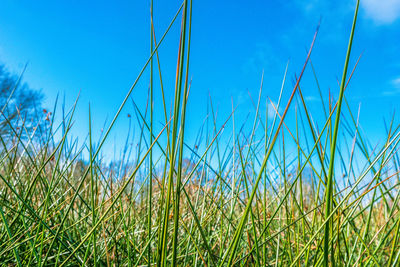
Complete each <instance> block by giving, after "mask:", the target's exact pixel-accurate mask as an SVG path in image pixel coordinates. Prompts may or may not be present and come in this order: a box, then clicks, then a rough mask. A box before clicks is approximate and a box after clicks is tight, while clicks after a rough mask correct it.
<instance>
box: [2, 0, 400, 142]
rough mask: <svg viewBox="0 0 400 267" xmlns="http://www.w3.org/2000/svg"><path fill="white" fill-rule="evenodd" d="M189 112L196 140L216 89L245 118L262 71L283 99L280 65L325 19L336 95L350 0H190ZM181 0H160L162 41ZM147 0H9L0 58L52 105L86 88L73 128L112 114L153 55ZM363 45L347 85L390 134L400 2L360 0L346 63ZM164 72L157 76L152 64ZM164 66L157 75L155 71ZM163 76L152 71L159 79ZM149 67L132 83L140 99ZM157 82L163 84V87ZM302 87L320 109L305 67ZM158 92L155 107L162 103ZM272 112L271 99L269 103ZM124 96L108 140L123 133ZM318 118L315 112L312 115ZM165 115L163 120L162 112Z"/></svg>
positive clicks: (330, 85) (365, 121) (399, 61)
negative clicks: (385, 124) (388, 124)
mask: <svg viewBox="0 0 400 267" xmlns="http://www.w3.org/2000/svg"><path fill="white" fill-rule="evenodd" d="M193 2H194V7H193V28H192V54H191V66H190V77H192V79H193V82H192V89H191V95H190V98H189V109H188V126H189V127H188V131H187V134H188V135H187V136H188V138H189V139H190V138H194V136H195V134H196V132H197V130H198V128H199V127H200V125H201V123H202V121H203V119H204V117H205V115H206V103H207V98H208V94H209V93H210V95H211V97H212V99H213V101H214V105H215V106H216V108H217V110H218V118H219V119H218V120H219V122H222V121H223V120H224V119H225V118H226V116H228V115H229V113H230V110H231V97H233V100H234V102H235V104H239V106H238V119H240V118H244V117H245V116H246V114H247V113H248V112H249V111H252V105H251V102H250V99H249V97H248V93H247V92H249V93H250V94H251V95H252V96H253V98H257V93H258V90H259V86H260V80H261V74H262V71H263V70H264V72H265V75H264V93H263V99H264V101H265V99H266V96H269V97H271V99H273V100H274V101H276V100H277V96H278V93H279V88H280V84H281V81H282V77H283V73H284V69H285V66H286V64H287V62H288V60H290V65H289V73H288V81H289V82H288V86H286V88H285V94H284V99H283V103H286V101H287V97H288V94H289V92H290V91H291V85H292V83H291V81H292V79H293V77H294V74H295V73H297V74H298V73H299V72H300V70H301V67H302V64H303V62H304V59H305V56H306V48H308V47H309V45H310V42H311V40H312V37H313V34H314V31H315V28H316V26H317V24H318V21H319V19H320V18H322V20H321V28H320V32H319V36H318V38H317V42H316V45H315V49H314V52H313V55H312V60H313V63H314V66H315V67H316V69H317V74H318V76H319V80H320V84H321V88H322V90H323V92H324V95H325V96H327V95H328V92H329V90H331V92H332V93H333V95H337V94H338V85H337V79H340V77H341V74H342V68H343V63H344V57H345V53H346V47H347V42H348V36H349V31H350V27H351V21H352V17H353V11H354V7H355V1H344V0H338V1H327V0H326V1H322V0H312V1H300V0H293V1H278V0H272V1H208V0H202V1H199V0H194V1H193ZM305 2H307V4H305ZM179 6H180V1H171V0H168V1H166V0H160V1H157V0H154V20H155V21H154V23H155V27H156V34H157V38H158V39H159V38H160V37H161V35H162V33H163V32H164V30H165V29H166V27H167V26H168V24H169V22H170V20H171V18H172V17H173V15H174V14H175V12H176V11H177V9H178V7H179ZM149 26H150V22H149V1H99V0H97V1H26V0H19V1H14V0H3V1H2V4H1V10H0V61H1V62H3V63H5V64H6V66H8V68H9V69H10V70H12V71H15V72H20V71H21V70H22V68H23V66H24V65H25V63H27V62H28V63H29V66H28V69H27V72H26V74H25V76H24V80H25V81H26V82H28V83H29V84H30V85H31V87H33V88H38V89H42V91H43V92H44V94H45V96H46V101H45V105H46V106H48V107H52V105H53V103H54V100H55V98H56V95H57V94H58V93H60V94H61V95H62V94H65V96H66V99H67V104H68V105H71V104H72V102H73V99H74V98H75V97H77V96H78V93H79V92H81V97H80V101H79V105H78V111H77V115H76V123H75V128H74V133H75V134H76V135H78V136H79V135H82V136H84V134H86V132H87V110H88V108H87V106H88V103H89V102H90V103H91V106H92V111H93V114H94V115H93V117H94V125H95V130H96V131H99V130H100V128H101V127H102V125H103V123H104V120H105V119H106V118H108V119H110V118H112V116H113V115H114V114H115V112H116V110H117V108H118V107H119V104H120V103H121V101H122V100H123V98H124V96H125V94H126V93H127V91H128V90H129V88H130V86H131V84H132V83H133V81H134V80H135V78H136V76H137V74H138V73H139V70H140V69H141V68H142V66H143V64H144V63H145V61H146V59H147V58H148V56H149V42H150V40H149ZM179 28H180V24H179V23H176V24H175V25H174V27H173V29H172V31H171V32H170V33H169V35H168V36H167V38H166V39H165V42H164V43H163V44H162V47H161V48H160V57H161V64H162V69H163V79H164V82H165V86H166V90H167V91H168V92H169V94H167V97H168V99H172V91H173V85H174V78H175V76H174V72H175V64H176V54H177V44H178V41H179ZM361 53H363V57H362V59H361V61H360V64H359V67H358V69H357V70H356V73H355V76H354V79H353V81H352V83H351V84H350V87H349V89H348V90H347V93H346V94H347V97H348V99H349V100H350V102H351V104H352V106H353V108H354V111H356V110H357V108H358V104H359V103H361V104H362V107H361V112H362V116H361V123H362V125H363V126H364V129H365V131H367V132H368V133H369V134H370V135H372V136H378V137H379V135H380V134H383V120H382V119H383V118H384V117H385V118H389V117H390V115H391V114H392V112H393V111H394V110H395V109H396V110H397V112H400V111H399V108H400V104H399V103H400V0H361V9H360V16H359V20H358V25H357V29H356V34H355V41H354V49H353V54H352V60H351V67H352V66H353V65H354V63H355V61H356V59H357V58H358V56H359V55H360V54H361ZM156 74H157V73H156ZM157 75H158V74H157ZM156 77H157V76H156ZM147 88H148V72H146V73H145V75H144V76H143V77H142V80H141V82H140V83H139V84H138V86H137V88H136V89H135V90H134V92H133V95H132V96H133V98H134V99H135V101H137V102H138V103H139V105H140V107H142V108H143V107H144V104H145V102H146V97H147ZM157 88H158V87H157ZM302 89H303V92H304V94H305V95H306V96H307V99H308V101H309V103H310V105H311V106H315V110H316V111H318V110H320V109H319V107H317V106H318V105H319V104H320V103H319V101H317V100H315V98H316V97H317V96H318V95H317V89H316V86H315V83H314V82H313V77H312V74H311V71H310V69H308V70H307V72H306V75H305V77H304V81H303V83H302ZM159 103H160V98H159V94H157V99H156V112H157V110H158V111H161V110H162V109H161V107H160V105H158V104H159ZM263 109H264V110H265V105H263ZM128 113H132V105H131V104H130V103H128V105H127V106H126V109H125V110H124V112H123V114H122V116H121V118H120V120H119V122H118V123H117V125H116V128H115V129H114V131H113V134H112V138H111V139H112V140H118V139H119V138H120V137H121V135H120V132H122V133H124V134H125V131H126V125H127V120H128V119H127V116H126V114H128ZM313 115H314V116H315V117H316V119H318V116H319V115H320V112H315V113H314V114H313ZM157 119H158V120H159V121H162V119H163V117H162V116H159V117H158V118H157Z"/></svg>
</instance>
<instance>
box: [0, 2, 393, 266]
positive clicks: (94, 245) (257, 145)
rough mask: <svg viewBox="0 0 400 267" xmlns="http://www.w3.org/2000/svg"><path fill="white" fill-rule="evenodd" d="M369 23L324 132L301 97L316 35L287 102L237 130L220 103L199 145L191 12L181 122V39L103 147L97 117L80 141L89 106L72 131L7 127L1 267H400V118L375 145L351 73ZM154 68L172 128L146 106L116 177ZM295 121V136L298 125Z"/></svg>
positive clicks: (67, 123)
mask: <svg viewBox="0 0 400 267" xmlns="http://www.w3.org/2000/svg"><path fill="white" fill-rule="evenodd" d="M357 12H358V4H357V8H356V11H355V15H354V22H353V26H352V29H351V35H350V38H349V45H348V50H347V54H346V58H344V70H343V75H342V78H341V80H340V81H339V90H340V93H339V97H338V98H337V99H334V98H333V97H331V96H330V97H329V99H323V97H322V94H321V99H320V100H321V103H322V105H321V111H320V112H321V113H323V114H324V119H323V120H319V121H314V120H313V117H312V114H311V112H310V111H309V107H308V105H309V104H308V103H307V101H305V99H304V97H303V94H302V91H301V79H302V77H303V74H304V70H305V69H306V68H312V69H313V66H312V62H311V60H310V56H311V54H312V49H313V45H314V40H315V38H317V33H318V30H317V31H316V33H315V35H314V40H312V44H311V45H310V47H309V51H308V54H307V56H306V58H305V60H304V66H303V69H302V70H300V72H299V75H298V77H297V78H296V81H295V82H294V83H293V87H292V91H291V95H290V97H289V98H288V99H283V98H282V97H279V101H278V102H277V103H274V102H272V101H267V105H268V108H267V112H266V114H261V112H260V103H262V102H263V101H266V100H265V99H261V92H262V86H261V87H260V94H259V97H258V98H257V100H256V101H254V102H253V103H252V104H253V106H254V112H253V113H252V114H253V117H252V118H249V119H248V120H247V121H245V122H240V121H236V120H235V107H234V104H233V103H232V113H231V115H230V116H228V117H227V118H226V121H225V122H224V123H222V124H218V123H217V120H216V114H215V112H214V111H215V109H214V107H213V104H212V101H211V100H210V102H209V107H208V109H207V111H208V115H207V117H206V119H205V121H204V124H203V125H201V126H200V130H199V133H198V138H197V139H196V140H194V141H193V140H192V141H188V140H186V139H185V138H184V137H185V125H186V126H187V120H186V117H185V115H186V110H188V109H190V108H191V107H190V106H189V105H187V99H188V97H190V94H189V92H190V80H189V78H188V73H189V66H190V65H189V56H190V44H191V17H192V6H191V1H184V3H183V4H182V6H181V9H180V10H179V11H178V12H177V15H176V17H175V18H174V19H173V21H172V22H171V25H172V24H173V23H177V22H175V20H178V19H179V18H182V20H181V38H180V44H179V53H178V63H177V71H176V83H175V96H174V99H173V106H172V107H171V113H169V112H167V110H169V108H170V107H168V106H167V105H166V102H169V101H166V100H165V99H164V91H163V86H162V72H161V68H160V62H159V55H158V50H157V49H158V47H159V45H160V44H161V43H162V41H163V39H164V36H165V35H166V34H167V32H168V29H169V28H168V29H167V31H166V32H165V34H164V35H163V36H162V37H161V38H160V39H159V40H156V39H155V38H154V37H155V35H154V32H152V34H151V44H152V45H151V55H150V57H149V59H148V61H147V62H146V64H145V65H144V66H143V69H142V71H141V72H140V73H139V75H138V77H137V80H136V81H135V82H134V84H133V86H132V88H131V89H130V90H129V92H128V93H127V95H126V98H125V99H124V100H123V102H122V104H121V106H120V108H119V109H118V112H117V113H116V114H115V116H114V118H113V120H112V121H111V123H110V124H109V125H108V126H107V128H105V130H104V132H103V134H102V135H101V136H100V139H99V140H93V138H92V131H91V129H92V127H91V121H92V116H93V114H91V113H90V111H89V114H88V118H89V133H88V135H87V139H86V140H85V142H84V144H83V145H82V146H81V145H78V144H79V143H78V142H77V141H76V139H74V138H73V136H71V134H70V129H71V128H72V127H73V123H74V120H75V118H74V112H75V107H76V105H73V106H72V108H71V109H70V110H66V109H65V113H63V115H62V119H61V122H60V123H56V121H57V120H56V119H54V118H55V116H49V117H47V120H45V121H44V123H43V124H40V125H38V126H39V127H33V128H29V129H28V128H27V127H24V125H25V124H24V120H23V117H21V120H20V121H19V124H18V125H12V124H11V123H10V122H7V119H5V121H6V123H9V125H8V126H9V127H8V128H9V132H8V133H7V134H2V135H1V138H0V141H1V148H0V166H1V167H0V215H1V220H0V235H1V238H0V263H1V265H2V266H32V265H34V266H36V265H37V266H39V265H40V266H105V265H107V266H144V265H147V266H150V265H152V266H154V265H157V266H164V265H173V266H177V265H179V266H232V265H234V266H270V265H275V266H309V265H317V266H320V265H323V266H328V265H329V266H336V265H338V266H399V262H400V260H399V257H400V249H399V230H400V229H399V228H400V217H399V214H398V211H399V197H400V191H399V182H400V177H399V165H400V158H399V153H398V148H399V146H398V143H399V141H400V131H399V126H400V125H397V124H396V123H395V116H393V118H392V119H391V120H390V121H389V122H388V123H386V133H387V134H386V136H385V137H384V138H383V139H381V140H384V141H383V142H382V141H381V142H380V143H377V144H371V142H370V140H369V139H368V133H364V132H363V131H362V130H361V127H360V125H359V120H358V118H359V115H360V114H359V112H358V113H357V112H354V109H355V108H357V107H351V106H350V105H349V103H348V101H347V99H346V94H351V91H350V90H348V91H346V90H347V85H349V82H350V80H351V78H352V75H353V71H354V69H356V66H357V64H355V66H351V67H350V66H349V58H350V54H351V47H352V40H353V35H354V32H355V29H356V20H357ZM357 62H358V61H357ZM149 69H150V71H151V82H150V92H149V99H148V103H152V101H153V97H154V95H155V94H156V93H157V94H161V95H162V98H163V100H164V102H163V103H164V105H163V110H164V114H163V116H164V118H165V120H164V122H163V128H162V130H161V131H155V126H154V124H155V122H154V119H153V105H150V104H148V105H147V107H146V110H140V109H139V108H138V107H137V106H136V105H134V106H135V107H136V109H135V110H134V113H132V114H133V115H132V118H131V120H132V122H133V124H135V125H136V129H139V134H136V135H133V134H129V133H128V135H127V142H126V147H125V148H124V150H123V153H121V156H120V158H119V160H118V161H112V162H111V164H109V163H107V162H105V161H104V157H103V156H104V155H103V151H102V147H103V145H104V143H105V142H106V140H108V138H109V133H110V131H111V129H112V128H113V126H114V124H115V122H116V120H117V119H118V117H119V116H120V115H121V111H122V109H123V107H124V106H125V105H126V103H127V102H128V101H131V98H130V94H131V92H132V90H133V89H134V88H135V86H136V84H137V82H138V80H139V79H140V78H141V76H142V74H143V72H144V71H145V70H149ZM313 70H314V69H313ZM153 72H154V74H153ZM313 73H314V77H313V78H314V79H315V85H316V87H317V88H318V90H321V89H320V88H319V87H318V77H317V75H316V74H315V72H313ZM286 75H287V74H286V73H285V75H284V78H283V81H282V88H281V96H282V90H283V88H284V85H285V83H286ZM156 77H157V78H156ZM156 81H157V83H158V82H161V92H155V91H154V90H153V83H155V82H156ZM153 91H154V92H153ZM345 92H346V94H345ZM227 102H228V103H229V101H227ZM133 103H134V102H133ZM8 104H10V103H8ZM3 110H4V109H3ZM271 110H272V111H274V112H273V114H274V115H273V116H270V115H269V112H270V111H271ZM53 112H54V113H55V111H53ZM58 116H60V115H58ZM287 116H291V117H293V118H295V119H294V122H295V123H293V124H286V122H285V118H286V117H287ZM228 126H229V127H228ZM39 132H40V134H38V133H39ZM222 133H224V136H225V137H221V136H222ZM130 138H132V139H133V142H134V144H135V146H131V145H129V143H130V142H131V139H130Z"/></svg>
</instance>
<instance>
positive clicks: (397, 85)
mask: <svg viewBox="0 0 400 267" xmlns="http://www.w3.org/2000/svg"><path fill="white" fill-rule="evenodd" d="M392 84H393V86H394V87H395V88H397V89H400V77H397V78H395V79H393V80H392Z"/></svg>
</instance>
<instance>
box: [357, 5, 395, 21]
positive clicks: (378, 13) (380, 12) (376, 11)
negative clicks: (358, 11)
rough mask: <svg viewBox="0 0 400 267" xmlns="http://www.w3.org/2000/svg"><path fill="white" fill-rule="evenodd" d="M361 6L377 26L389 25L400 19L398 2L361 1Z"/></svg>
mask: <svg viewBox="0 0 400 267" xmlns="http://www.w3.org/2000/svg"><path fill="white" fill-rule="evenodd" d="M361 6H362V7H363V8H364V11H365V14H366V15H367V17H370V18H371V19H372V20H374V21H375V22H376V23H378V24H390V23H392V22H394V21H395V20H396V19H398V18H399V17H400V0H363V1H361Z"/></svg>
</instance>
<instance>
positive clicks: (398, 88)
mask: <svg viewBox="0 0 400 267" xmlns="http://www.w3.org/2000/svg"><path fill="white" fill-rule="evenodd" d="M390 83H391V85H392V87H393V89H392V90H388V91H384V92H383V95H386V96H392V95H397V94H400V76H399V77H397V78H394V79H393V80H391V81H390Z"/></svg>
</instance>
